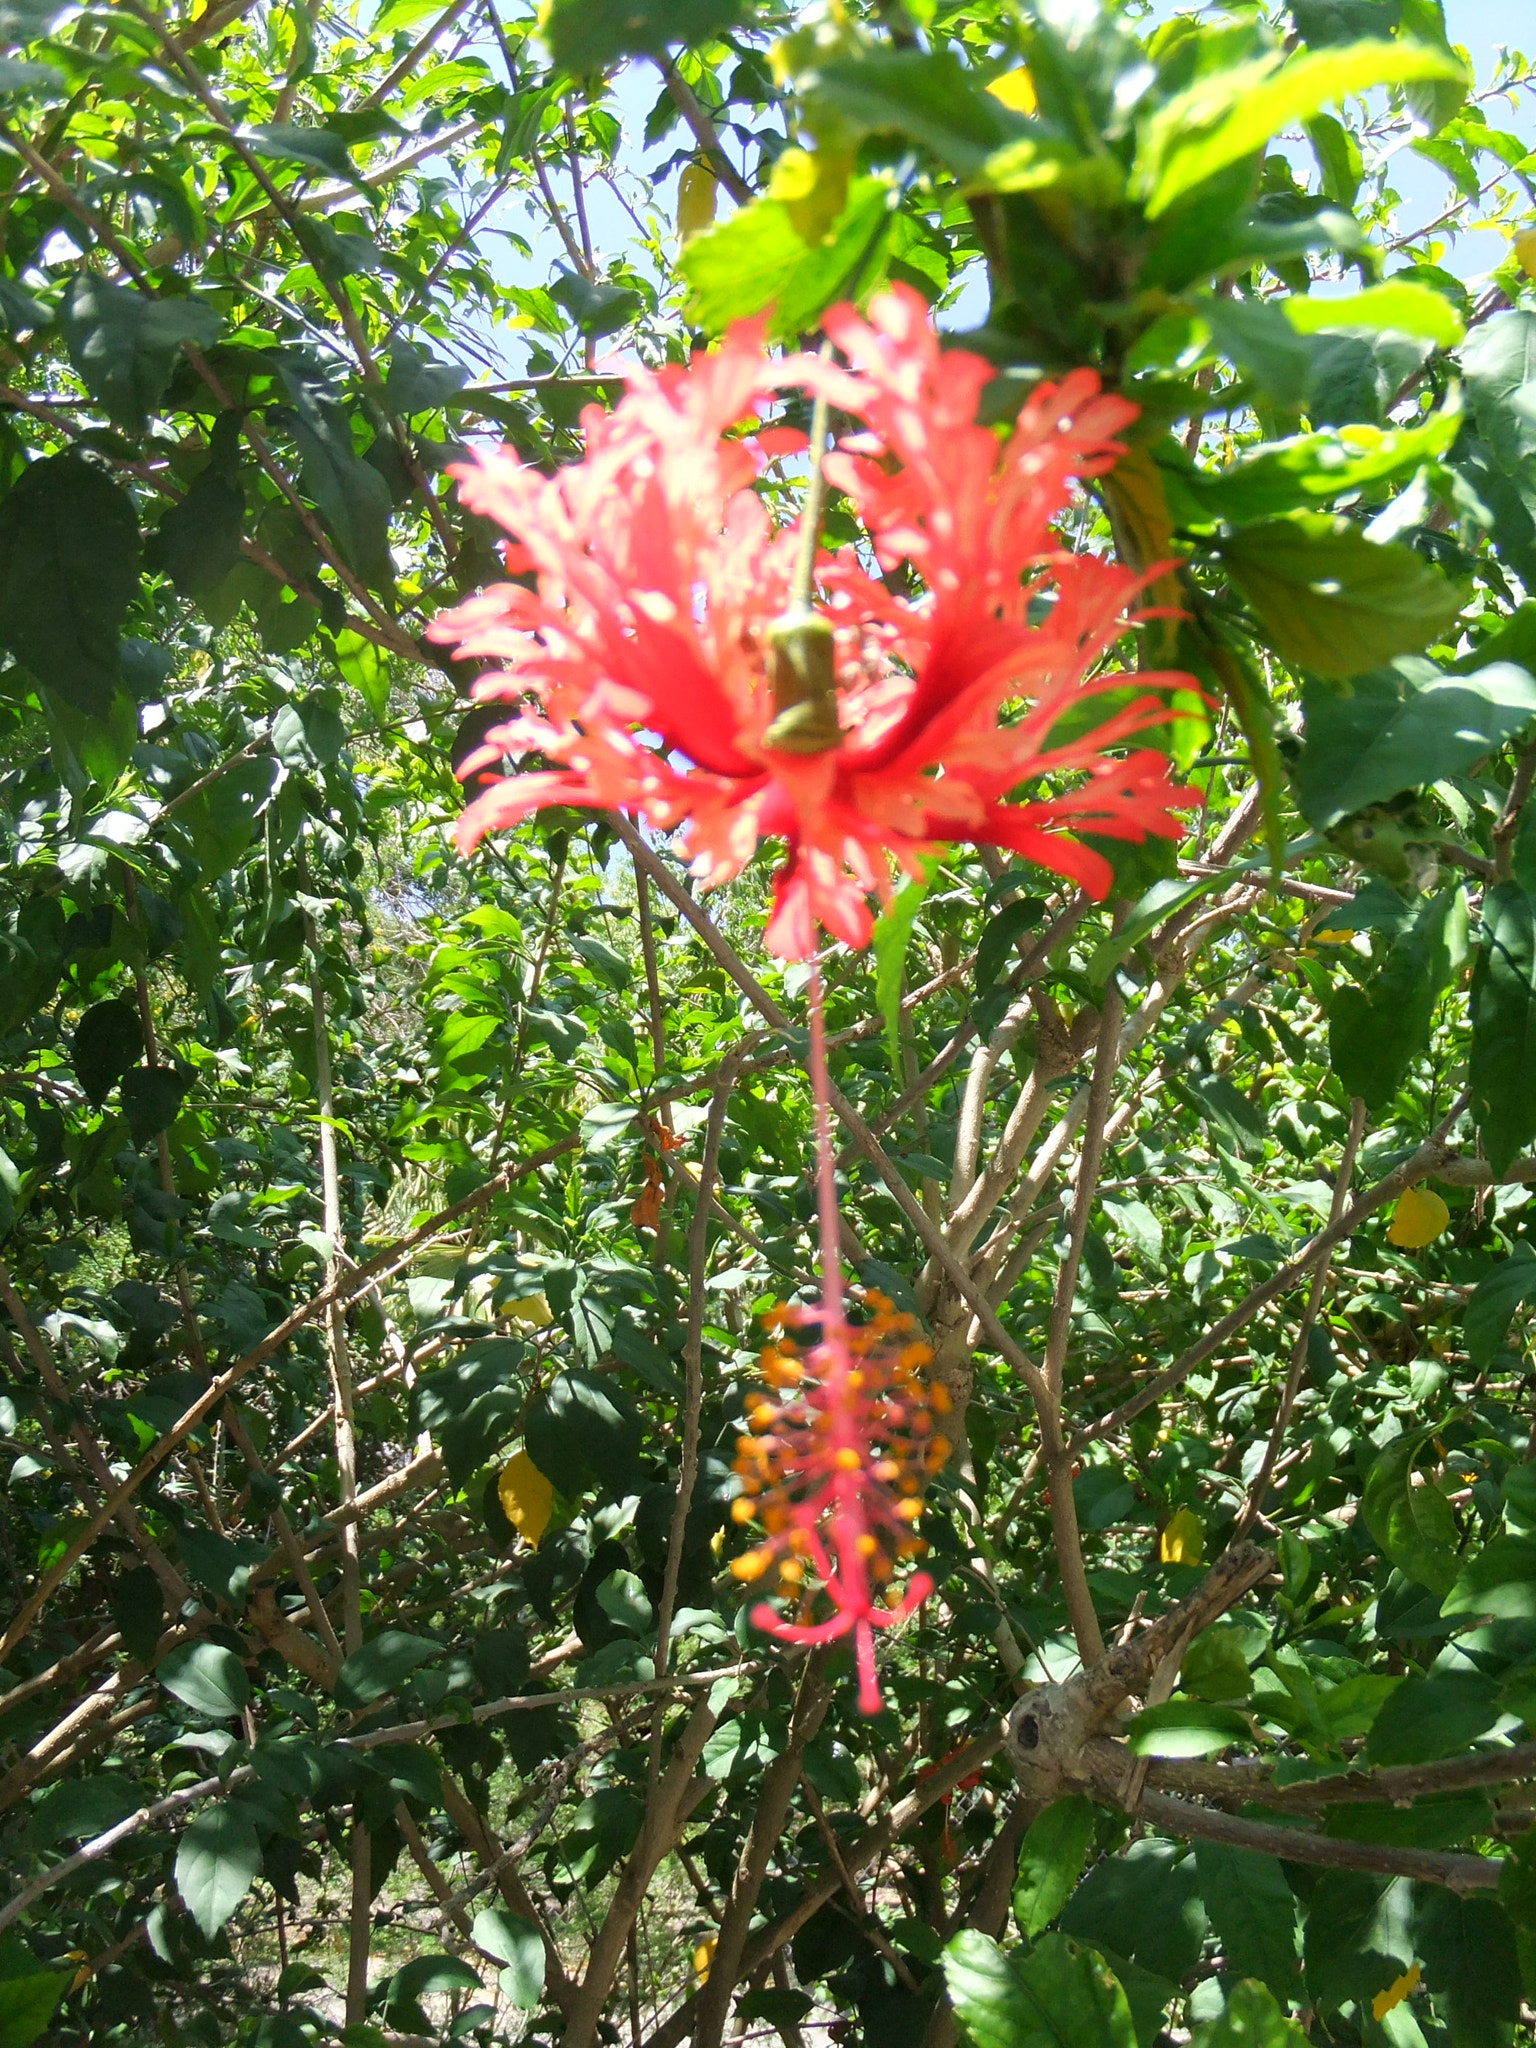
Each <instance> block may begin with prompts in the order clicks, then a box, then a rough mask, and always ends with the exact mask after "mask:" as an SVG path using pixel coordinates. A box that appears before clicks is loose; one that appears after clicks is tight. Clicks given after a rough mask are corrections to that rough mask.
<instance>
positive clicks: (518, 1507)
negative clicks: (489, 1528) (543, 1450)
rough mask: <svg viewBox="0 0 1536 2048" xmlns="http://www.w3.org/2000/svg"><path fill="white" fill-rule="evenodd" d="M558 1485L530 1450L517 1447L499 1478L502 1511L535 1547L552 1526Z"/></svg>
mask: <svg viewBox="0 0 1536 2048" xmlns="http://www.w3.org/2000/svg"><path fill="white" fill-rule="evenodd" d="M554 1497H555V1494H554V1488H553V1487H552V1486H551V1485H550V1483H549V1481H548V1480H547V1479H546V1478H545V1477H544V1474H543V1473H542V1472H541V1471H540V1470H539V1468H538V1466H537V1465H535V1463H534V1462H533V1460H532V1458H530V1457H529V1455H528V1453H527V1452H526V1451H514V1452H513V1453H512V1455H511V1457H510V1458H508V1460H507V1462H506V1464H505V1465H503V1466H502V1468H501V1476H500V1478H499V1479H498V1480H497V1481H496V1498H497V1499H498V1500H499V1501H500V1502H501V1511H502V1513H503V1514H504V1515H505V1516H506V1518H507V1520H508V1521H509V1522H510V1523H511V1524H512V1526H513V1528H514V1529H515V1530H516V1531H517V1533H518V1535H519V1536H521V1537H522V1539H523V1541H524V1542H525V1543H526V1544H527V1545H528V1546H529V1548H530V1549H531V1550H537V1549H538V1547H539V1538H540V1537H541V1536H542V1535H543V1534H544V1531H545V1530H546V1529H547V1528H548V1527H549V1511H550V1508H551V1507H552V1505H553V1504H554Z"/></svg>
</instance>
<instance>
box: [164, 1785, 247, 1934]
mask: <svg viewBox="0 0 1536 2048" xmlns="http://www.w3.org/2000/svg"><path fill="white" fill-rule="evenodd" d="M260 1869H261V1846H260V1844H259V1843H258V1841H257V1839H256V1830H255V1828H254V1827H253V1826H252V1825H251V1821H250V1816H249V1815H248V1813H247V1812H246V1809H245V1808H244V1807H243V1806H242V1805H241V1804H240V1803H239V1802H238V1801H236V1800H232V1799H223V1800H220V1801H219V1802H218V1803H217V1804H216V1805H213V1806H209V1807H205V1808H204V1810H203V1811H202V1812H201V1813H200V1814H198V1815H197V1816H196V1817H195V1819H193V1820H192V1822H191V1823H190V1824H189V1826H188V1827H187V1828H186V1829H185V1831H184V1832H183V1834H182V1837H181V1842H180V1844H179V1846H178V1848H177V1850H176V1889H177V1891H179V1892H180V1893H181V1896H182V1900H183V1902H184V1904H185V1905H186V1908H187V1911H188V1912H189V1913H190V1914H191V1915H192V1918H193V1919H194V1920H195V1921H196V1922H197V1924H198V1926H199V1927H200V1928H201V1930H202V1932H203V1933H204V1935H206V1936H207V1937H208V1939H209V1940H211V1939H212V1938H213V1936H214V1935H215V1934H217V1933H218V1931H219V1929H220V1928H221V1927H222V1926H223V1925H224V1923H225V1921H226V1920H227V1919H228V1918H229V1916H230V1914H231V1913H233V1912H234V1910H235V1908H236V1907H237V1906H238V1905H239V1903H240V1901H241V1900H242V1899H243V1898H244V1897H245V1895H246V1893H247V1892H248V1891H249V1890H250V1888H251V1886H252V1885H253V1884H254V1883H255V1881H256V1876H257V1873H258V1872H259V1871H260Z"/></svg>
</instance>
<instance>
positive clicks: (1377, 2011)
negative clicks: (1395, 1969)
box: [1371, 1963, 1419, 2026]
mask: <svg viewBox="0 0 1536 2048" xmlns="http://www.w3.org/2000/svg"><path fill="white" fill-rule="evenodd" d="M1418 1988H1419V1966H1418V1964H1417V1963H1414V1964H1413V1965H1412V1967H1411V1968H1410V1969H1407V1970H1405V1971H1404V1972H1403V1974H1402V1976H1401V1977H1397V1978H1394V1979H1393V1981H1392V1982H1391V1983H1390V1984H1389V1985H1388V1986H1387V1988H1386V1990H1385V1991H1378V1992H1377V1994H1376V1996H1375V1997H1374V1998H1373V1999H1372V2000H1371V2018H1372V2019H1373V2020H1375V2021H1376V2023H1377V2024H1378V2026H1379V2025H1380V2023H1381V2022H1382V2021H1383V2020H1384V2019H1385V2018H1386V2016H1387V2014H1388V2013H1389V2012H1391V2011H1392V2010H1393V2008H1394V2007H1396V2006H1399V2005H1401V2004H1402V2002H1403V2000H1404V1999H1405V1998H1411V1997H1412V1995H1413V1993H1414V1992H1415V1991H1417V1990H1418Z"/></svg>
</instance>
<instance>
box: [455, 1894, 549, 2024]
mask: <svg viewBox="0 0 1536 2048" xmlns="http://www.w3.org/2000/svg"><path fill="white" fill-rule="evenodd" d="M472 1935H473V1939H474V1943H475V1946H476V1948H481V1949H484V1950H485V1953H486V1954H487V1955H488V1956H494V1957H495V1958H496V1960H497V1962H498V1963H505V1965H506V1968H505V1969H504V1970H503V1971H502V1973H501V1988H502V1992H503V1994H504V1995H505V1997H506V1999H507V2002H508V2003H509V2004H510V2005H514V2006H516V2007H517V2009H518V2010H519V2011H520V2012H531V2011H533V2009H534V2008H535V2007H536V2006H537V2005H538V2003H539V2000H540V1999H541V1998H542V1997H543V1996H544V1943H543V1941H542V1940H541V1939H540V1936H539V1930H538V1929H537V1928H536V1927H535V1926H534V1925H533V1923H532V1922H531V1921H528V1920H522V1919H519V1918H518V1916H517V1914H516V1913H509V1912H507V1911H506V1910H505V1909H504V1908H503V1907H501V1906H485V1907H483V1908H482V1909H481V1911H480V1912H478V1913H477V1914H476V1915H475V1924H474V1927H473V1929H472Z"/></svg>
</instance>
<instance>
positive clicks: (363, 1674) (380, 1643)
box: [336, 1628, 443, 1707]
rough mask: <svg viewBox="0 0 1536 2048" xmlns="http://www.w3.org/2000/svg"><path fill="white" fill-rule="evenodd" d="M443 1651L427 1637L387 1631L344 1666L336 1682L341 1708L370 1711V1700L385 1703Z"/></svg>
mask: <svg viewBox="0 0 1536 2048" xmlns="http://www.w3.org/2000/svg"><path fill="white" fill-rule="evenodd" d="M442 1649H443V1646H442V1644H441V1643H434V1642H432V1641H431V1640H430V1638H428V1637H426V1636H410V1635H406V1634H405V1633H404V1632H403V1631H402V1630H400V1629H394V1628H387V1629H384V1630H383V1631H382V1632H381V1633H380V1634H379V1635H376V1636H374V1637H373V1638H372V1639H371V1640H370V1641H369V1642H366V1643H364V1644H363V1646H362V1648H361V1649H360V1650H354V1651H353V1652H352V1654H351V1656H350V1657H348V1659H347V1661H346V1663H345V1664H343V1665H342V1667H341V1671H340V1674H339V1675H338V1677H337V1680H336V1704H337V1706H338V1707H366V1706H367V1705H368V1703H369V1701H370V1700H376V1699H381V1698H382V1697H383V1695H384V1694H385V1693H387V1692H393V1691H394V1689H395V1687H396V1686H397V1685H398V1684H399V1683H400V1681H401V1679H402V1678H405V1677H407V1676H408V1675H409V1674H410V1673H411V1672H412V1671H414V1670H415V1669H416V1667H417V1665H418V1664H425V1663H426V1662H427V1660H428V1658H430V1657H439V1656H441V1655H442Z"/></svg>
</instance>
